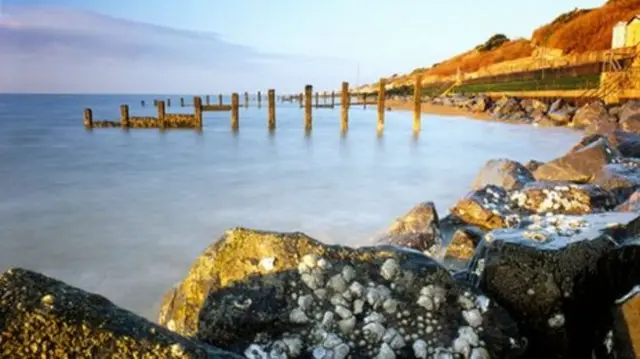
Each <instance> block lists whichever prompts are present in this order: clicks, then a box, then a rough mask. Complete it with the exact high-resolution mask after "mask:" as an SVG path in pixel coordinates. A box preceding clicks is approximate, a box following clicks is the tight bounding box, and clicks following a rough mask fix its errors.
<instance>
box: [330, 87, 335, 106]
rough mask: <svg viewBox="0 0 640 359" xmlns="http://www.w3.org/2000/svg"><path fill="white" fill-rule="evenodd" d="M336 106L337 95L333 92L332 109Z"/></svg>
mask: <svg viewBox="0 0 640 359" xmlns="http://www.w3.org/2000/svg"><path fill="white" fill-rule="evenodd" d="M335 106H336V93H335V91H331V108H334V107H335Z"/></svg>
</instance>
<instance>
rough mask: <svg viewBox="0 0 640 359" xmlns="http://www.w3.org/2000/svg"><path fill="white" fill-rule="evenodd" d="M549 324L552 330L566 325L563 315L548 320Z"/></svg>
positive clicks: (558, 314)
mask: <svg viewBox="0 0 640 359" xmlns="http://www.w3.org/2000/svg"><path fill="white" fill-rule="evenodd" d="M547 324H549V327H550V328H560V327H561V326H563V325H564V315H563V314H562V313H557V314H556V315H554V316H553V317H551V318H549V319H548V320H547Z"/></svg>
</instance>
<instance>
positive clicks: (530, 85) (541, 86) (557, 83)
mask: <svg viewBox="0 0 640 359" xmlns="http://www.w3.org/2000/svg"><path fill="white" fill-rule="evenodd" d="M599 85H600V75H599V74H593V75H586V76H580V77H564V78H549V79H544V80H523V81H512V82H503V83H485V84H482V83H481V84H470V85H464V84H463V85H461V86H459V87H456V88H455V89H454V90H453V91H454V92H456V93H462V94H468V93H480V92H503V91H505V92H506V91H544V90H580V89H593V88H598V86H599Z"/></svg>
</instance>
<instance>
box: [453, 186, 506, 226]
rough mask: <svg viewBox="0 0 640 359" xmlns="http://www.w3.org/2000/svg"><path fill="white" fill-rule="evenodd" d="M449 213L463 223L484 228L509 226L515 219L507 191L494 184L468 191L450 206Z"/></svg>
mask: <svg viewBox="0 0 640 359" xmlns="http://www.w3.org/2000/svg"><path fill="white" fill-rule="evenodd" d="M451 213H452V214H453V215H455V216H456V217H457V218H459V219H460V220H462V221H463V222H464V223H467V224H471V225H475V226H478V227H480V228H482V229H484V230H491V229H496V228H504V227H509V226H510V225H511V223H512V222H513V221H514V220H517V211H516V208H514V207H513V205H512V202H511V199H510V196H509V193H508V192H507V191H506V190H505V189H504V188H502V187H498V186H494V185H488V186H486V187H484V188H482V189H480V190H477V191H472V192H470V193H468V194H467V195H466V196H465V197H464V198H463V199H461V200H459V201H458V202H457V203H456V204H455V205H454V206H453V207H451Z"/></svg>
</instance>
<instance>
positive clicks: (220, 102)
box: [218, 94, 222, 106]
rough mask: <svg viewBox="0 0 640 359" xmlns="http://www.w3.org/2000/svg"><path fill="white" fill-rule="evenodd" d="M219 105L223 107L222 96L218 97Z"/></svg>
mask: <svg viewBox="0 0 640 359" xmlns="http://www.w3.org/2000/svg"><path fill="white" fill-rule="evenodd" d="M218 105H220V106H222V94H219V95H218Z"/></svg>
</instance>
